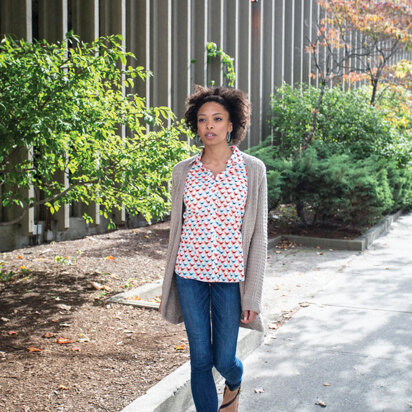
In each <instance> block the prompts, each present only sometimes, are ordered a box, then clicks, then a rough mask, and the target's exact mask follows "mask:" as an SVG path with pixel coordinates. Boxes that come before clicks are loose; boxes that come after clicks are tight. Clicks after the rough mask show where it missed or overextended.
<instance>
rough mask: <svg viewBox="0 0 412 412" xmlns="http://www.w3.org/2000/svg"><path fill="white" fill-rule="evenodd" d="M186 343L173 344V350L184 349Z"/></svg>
mask: <svg viewBox="0 0 412 412" xmlns="http://www.w3.org/2000/svg"><path fill="white" fill-rule="evenodd" d="M185 348H186V345H185V344H184V343H183V344H182V345H179V346H175V350H185Z"/></svg>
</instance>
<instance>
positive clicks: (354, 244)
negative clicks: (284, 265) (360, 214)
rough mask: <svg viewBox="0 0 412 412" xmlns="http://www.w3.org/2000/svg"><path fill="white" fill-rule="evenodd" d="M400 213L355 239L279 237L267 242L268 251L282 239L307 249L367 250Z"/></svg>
mask: <svg viewBox="0 0 412 412" xmlns="http://www.w3.org/2000/svg"><path fill="white" fill-rule="evenodd" d="M402 213H403V211H402V210H399V211H398V212H396V213H394V214H392V215H389V216H387V217H385V218H384V219H383V220H382V221H381V222H380V223H378V224H376V225H375V226H373V227H372V228H370V229H369V230H368V231H367V232H366V233H364V234H363V235H362V236H359V237H358V238H356V239H352V240H348V239H328V238H320V237H307V236H298V235H281V236H277V237H275V238H272V239H270V240H269V243H268V249H270V248H272V247H274V246H275V245H276V244H278V243H279V242H280V241H281V240H282V239H288V240H290V241H291V242H296V243H299V244H301V245H303V246H309V247H317V246H319V247H320V248H322V249H335V250H354V251H363V250H365V249H367V248H368V247H369V246H370V245H371V244H372V243H373V242H374V241H375V240H376V239H377V238H378V237H379V236H381V235H383V234H385V233H387V232H388V231H389V227H390V226H391V224H392V223H393V222H394V221H396V220H397V219H398V218H399V216H400V215H401V214H402Z"/></svg>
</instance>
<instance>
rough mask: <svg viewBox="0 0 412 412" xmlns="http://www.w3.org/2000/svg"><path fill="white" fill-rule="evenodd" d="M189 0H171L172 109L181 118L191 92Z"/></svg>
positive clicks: (190, 14)
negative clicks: (172, 0)
mask: <svg viewBox="0 0 412 412" xmlns="http://www.w3.org/2000/svg"><path fill="white" fill-rule="evenodd" d="M191 3H192V2H191V1H190V0H175V1H174V2H173V26H172V27H173V45H172V47H173V53H172V67H173V76H172V79H173V80H172V96H173V105H172V110H173V112H174V113H175V114H176V116H177V118H178V119H179V120H180V119H182V118H183V115H184V109H185V99H186V97H187V96H188V95H189V93H190V92H191V63H190V60H191V57H190V54H191V49H192V48H191V41H192V37H191V33H190V32H191V17H192V13H191Z"/></svg>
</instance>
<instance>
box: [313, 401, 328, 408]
mask: <svg viewBox="0 0 412 412" xmlns="http://www.w3.org/2000/svg"><path fill="white" fill-rule="evenodd" d="M315 405H319V406H321V407H322V408H326V403H325V402H323V401H319V402H316V403H315Z"/></svg>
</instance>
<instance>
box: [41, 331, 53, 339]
mask: <svg viewBox="0 0 412 412" xmlns="http://www.w3.org/2000/svg"><path fill="white" fill-rule="evenodd" d="M42 338H46V339H50V338H54V335H53V334H52V333H50V332H45V333H44V335H43V336H42Z"/></svg>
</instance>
